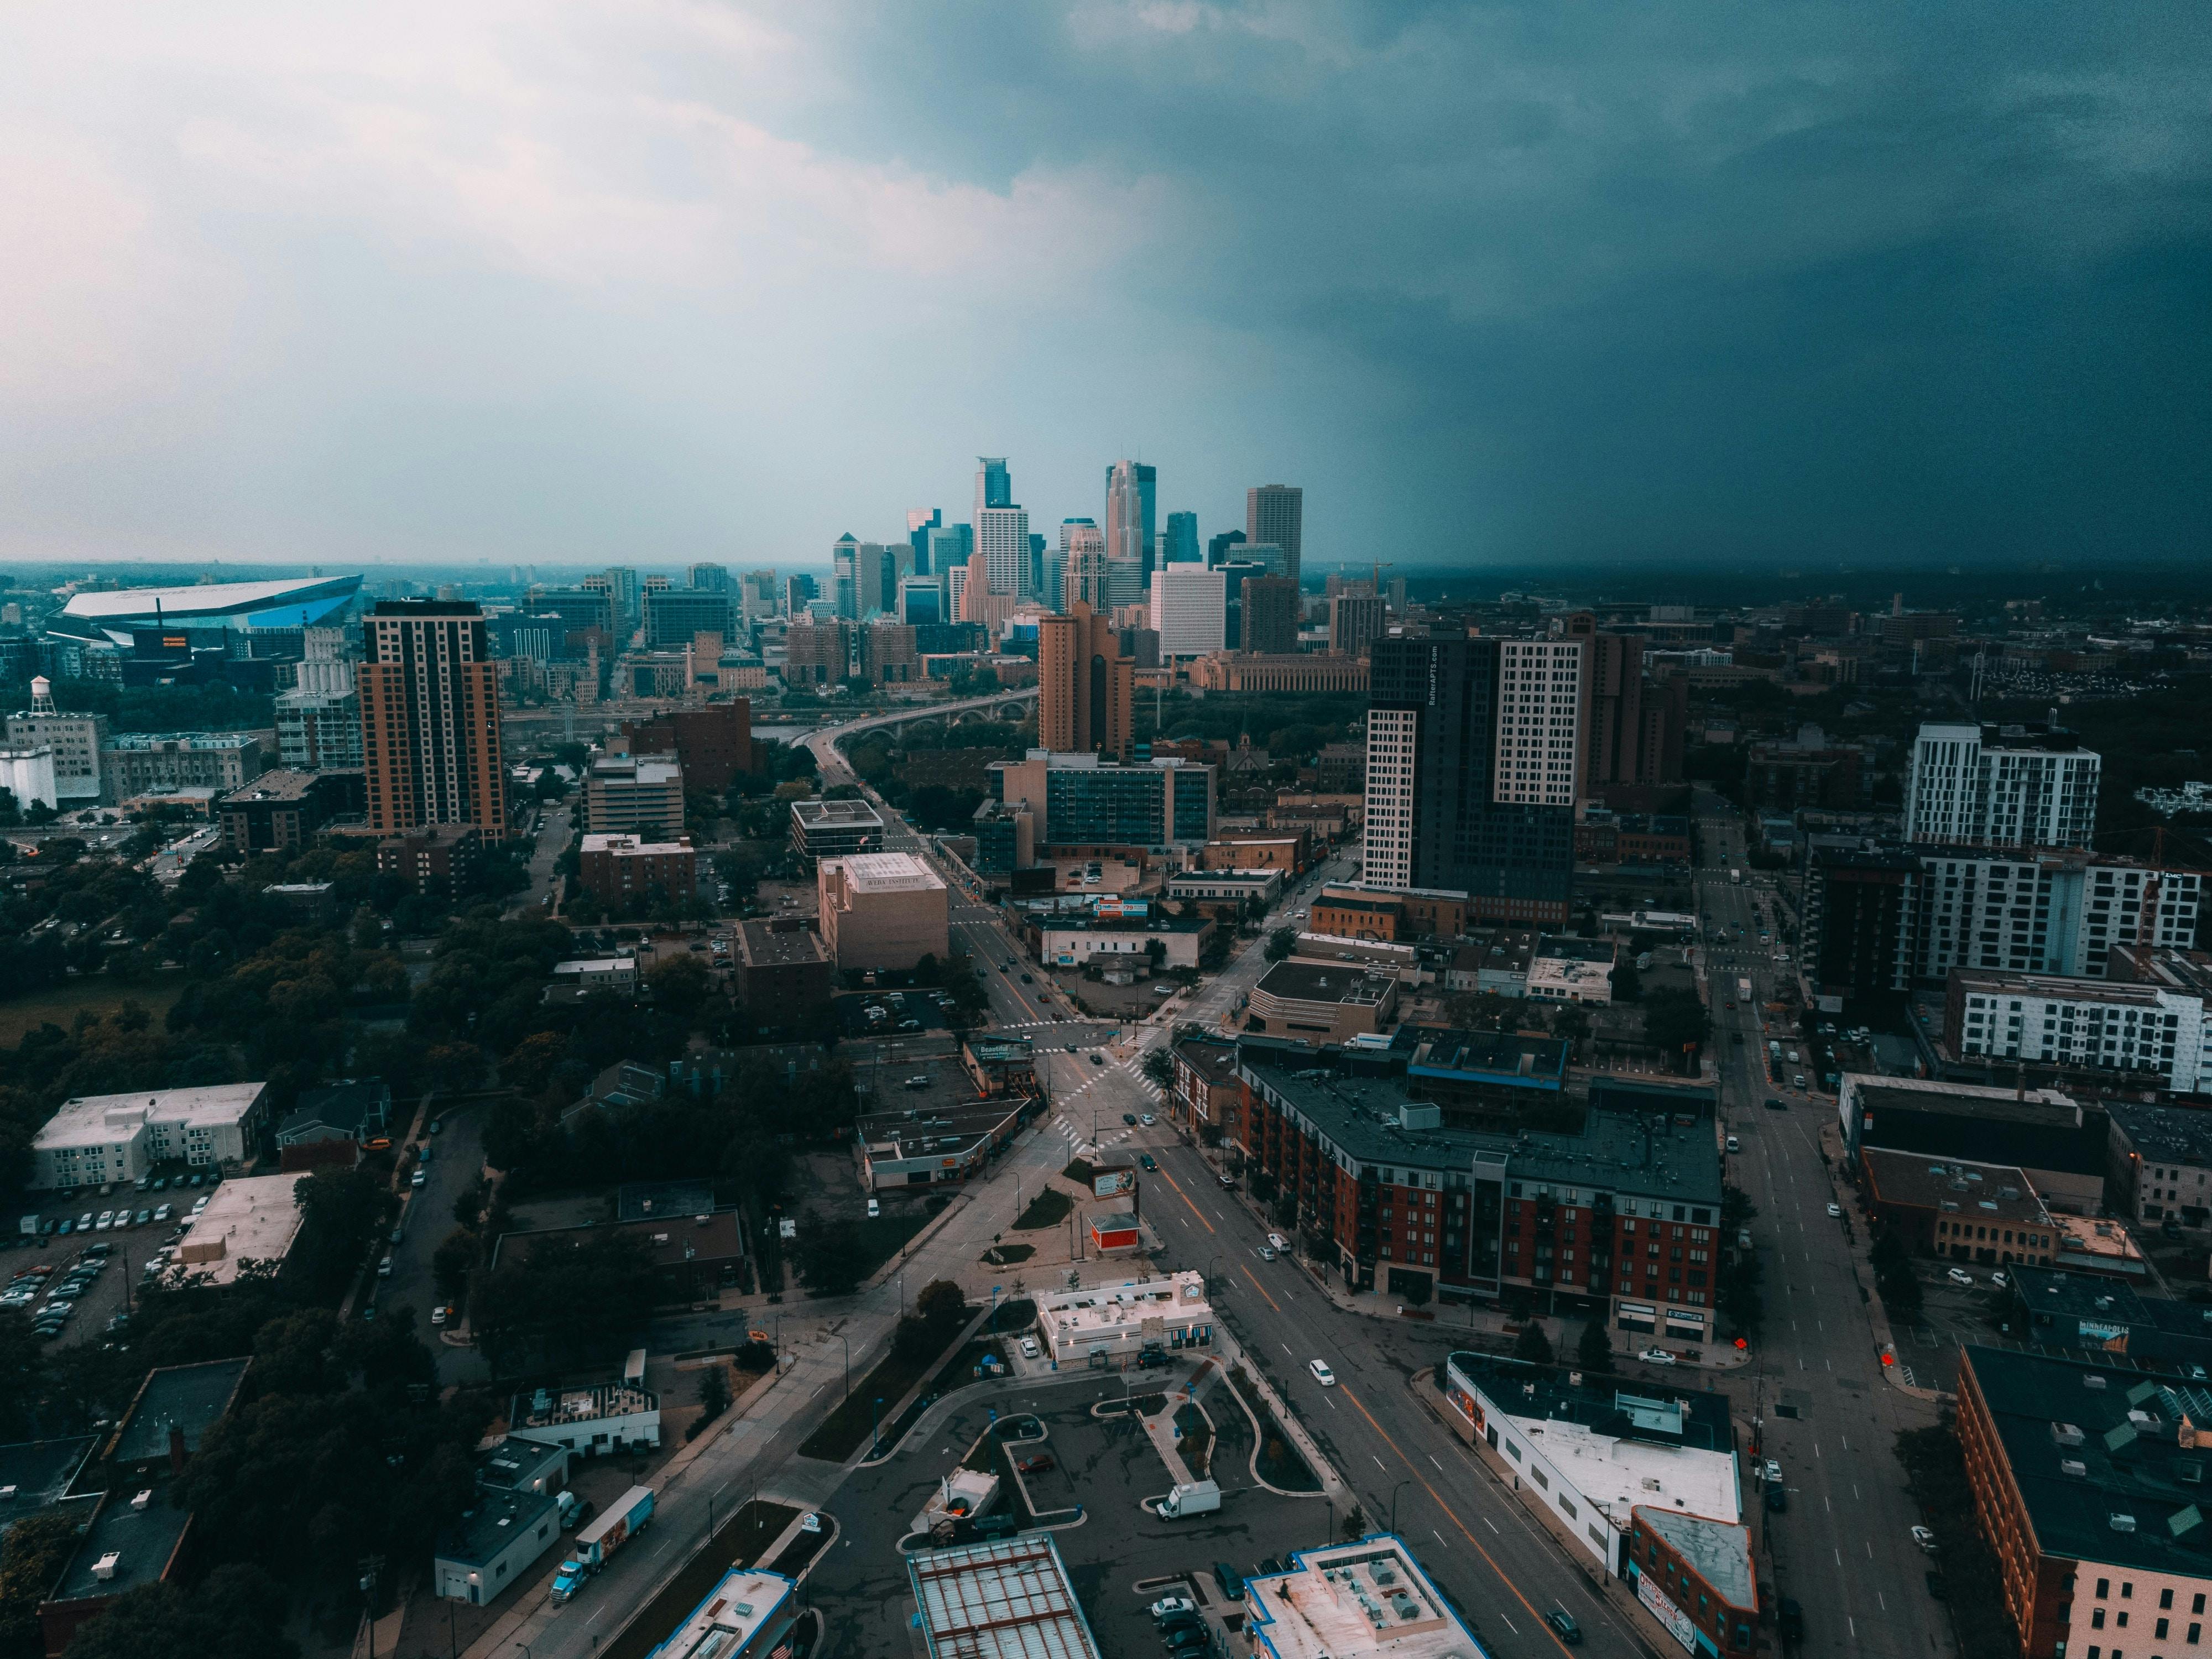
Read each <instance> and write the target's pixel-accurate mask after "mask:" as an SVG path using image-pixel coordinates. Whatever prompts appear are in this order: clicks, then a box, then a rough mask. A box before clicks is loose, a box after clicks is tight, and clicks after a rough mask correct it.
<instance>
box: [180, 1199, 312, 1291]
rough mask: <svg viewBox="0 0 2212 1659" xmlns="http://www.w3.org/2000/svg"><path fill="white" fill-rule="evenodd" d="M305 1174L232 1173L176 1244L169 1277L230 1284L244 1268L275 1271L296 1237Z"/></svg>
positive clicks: (301, 1212) (188, 1280) (279, 1267)
mask: <svg viewBox="0 0 2212 1659" xmlns="http://www.w3.org/2000/svg"><path fill="white" fill-rule="evenodd" d="M311 1178H312V1177H310V1176H307V1175H305V1174H299V1173H295V1174H288V1175H272V1176H233V1177H232V1178H231V1179H230V1180H228V1181H226V1182H223V1183H222V1186H220V1187H218V1188H216V1189H215V1191H214V1193H213V1194H210V1197H209V1199H208V1200H207V1208H205V1209H204V1210H203V1211H201V1212H200V1213H199V1215H198V1217H197V1218H196V1219H194V1220H193V1222H192V1224H191V1231H190V1232H188V1233H186V1234H185V1237H184V1238H183V1239H182V1240H181V1241H180V1242H179V1244H178V1245H177V1254H176V1256H175V1258H174V1259H173V1261H172V1263H171V1265H170V1272H171V1273H172V1274H173V1275H174V1276H176V1277H177V1278H179V1279H182V1280H183V1281H184V1282H185V1283H187V1284H205V1285H231V1284H235V1283H236V1282H237V1280H238V1276H239V1275H240V1273H244V1272H246V1270H247V1268H248V1267H254V1268H257V1269H258V1268H267V1269H269V1270H270V1271H278V1270H281V1269H282V1268H283V1265H284V1258H285V1257H286V1256H288V1255H290V1254H291V1252H292V1246H293V1244H294V1243H295V1241H296V1240H297V1239H298V1238H299V1237H300V1223H301V1219H302V1218H303V1217H304V1214H305V1212H303V1211H302V1210H301V1208H300V1201H299V1190H300V1183H301V1182H303V1181H307V1180H309V1179H311Z"/></svg>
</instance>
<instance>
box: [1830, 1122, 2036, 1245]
mask: <svg viewBox="0 0 2212 1659" xmlns="http://www.w3.org/2000/svg"><path fill="white" fill-rule="evenodd" d="M1859 1187H1860V1190H1861V1191H1863V1193H1864V1194H1866V1200H1867V1207H1868V1210H1869V1213H1870V1214H1871V1216H1872V1217H1873V1219H1874V1221H1875V1225H1876V1226H1877V1227H1879V1228H1881V1230H1883V1231H1887V1232H1888V1233H1891V1234H1892V1235H1893V1236H1894V1237H1897V1238H1898V1239H1899V1241H1900V1242H1901V1243H1904V1245H1905V1248H1906V1249H1909V1250H1911V1251H1912V1252H1913V1253H1914V1254H1915V1255H1933V1256H1940V1257H1942V1258H1943V1259H1944V1260H1945V1261H1978V1262H1984V1263H1987V1264H1988V1265H1989V1266H1990V1267H2009V1266H2010V1265H2011V1264H2013V1263H2014V1262H2015V1261H2018V1262H2024V1263H2026V1264H2027V1265H2029V1266H2033V1267H2049V1266H2050V1265H2051V1262H2052V1261H2053V1259H2054V1258H2055V1257H2056V1255H2057V1251H2058V1249H2059V1246H2060V1238H2059V1229H2058V1226H2057V1223H2056V1222H2054V1221H2053V1220H2052V1219H2051V1212H2050V1211H2049V1210H2048V1209H2046V1208H2045V1206H2044V1202H2043V1200H2042V1199H2040V1198H2039V1197H2038V1196H2037V1195H2036V1191H2035V1188H2034V1187H2033V1185H2031V1184H2030V1182H2029V1181H2028V1178H2027V1176H2026V1175H2025V1174H2023V1173H2022V1172H2021V1170H2017V1169H2015V1168H2012V1167H2011V1166H2009V1165H2007V1164H1972V1163H1967V1162H1965V1161H1962V1160H1947V1159H1931V1158H1927V1157H1925V1156H1923V1155H1922V1154H1919V1153H1916V1152H1887V1151H1885V1150H1884V1149H1882V1148H1881V1147H1879V1146H1869V1147H1868V1148H1866V1149H1865V1150H1864V1151H1863V1152H1861V1153H1860V1154H1859Z"/></svg>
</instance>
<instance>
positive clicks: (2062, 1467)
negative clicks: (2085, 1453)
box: [2058, 1457, 2089, 1480]
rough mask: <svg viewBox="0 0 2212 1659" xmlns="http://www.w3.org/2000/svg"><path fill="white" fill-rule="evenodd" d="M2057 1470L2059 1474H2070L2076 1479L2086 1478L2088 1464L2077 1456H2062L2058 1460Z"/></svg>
mask: <svg viewBox="0 0 2212 1659" xmlns="http://www.w3.org/2000/svg"><path fill="white" fill-rule="evenodd" d="M2058 1472H2059V1474H2070V1475H2072V1476H2073V1477H2074V1478H2075V1480H2086V1479H2087V1476H2088V1474H2089V1466H2088V1465H2087V1463H2084V1462H2082V1461H2081V1459H2080V1458H2078V1457H2062V1458H2060V1459H2059V1460H2058Z"/></svg>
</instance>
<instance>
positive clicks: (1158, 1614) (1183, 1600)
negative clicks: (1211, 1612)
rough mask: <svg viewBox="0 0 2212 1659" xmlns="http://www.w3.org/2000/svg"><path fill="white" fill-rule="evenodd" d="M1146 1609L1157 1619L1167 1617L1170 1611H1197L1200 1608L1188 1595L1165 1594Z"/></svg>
mask: <svg viewBox="0 0 2212 1659" xmlns="http://www.w3.org/2000/svg"><path fill="white" fill-rule="evenodd" d="M1145 1611H1146V1613H1151V1614H1152V1617H1153V1618H1155V1619H1165V1618H1166V1617H1168V1615H1169V1614H1170V1613H1196V1612H1197V1611H1198V1608H1197V1607H1196V1606H1195V1605H1194V1604H1193V1602H1192V1601H1191V1599H1190V1597H1188V1595H1163V1596H1162V1597H1160V1599H1159V1600H1158V1601H1155V1602H1153V1603H1152V1606H1150V1607H1146V1609H1145Z"/></svg>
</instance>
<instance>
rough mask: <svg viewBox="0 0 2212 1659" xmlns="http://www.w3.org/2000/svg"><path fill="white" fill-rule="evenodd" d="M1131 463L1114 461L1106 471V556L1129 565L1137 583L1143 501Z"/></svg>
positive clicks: (1141, 568)
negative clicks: (1134, 571) (1134, 570)
mask: <svg viewBox="0 0 2212 1659" xmlns="http://www.w3.org/2000/svg"><path fill="white" fill-rule="evenodd" d="M1137 473H1138V467H1137V464H1136V463H1135V462H1134V461H1116V462H1115V463H1114V465H1111V466H1109V467H1108V468H1107V469H1106V556H1107V558H1108V559H1109V560H1110V561H1114V562H1133V563H1134V564H1135V566H1136V568H1137V580H1139V583H1141V582H1142V581H1143V580H1144V569H1145V545H1146V538H1145V529H1146V526H1145V500H1144V495H1143V492H1142V490H1141V489H1140V488H1139V480H1138V477H1137Z"/></svg>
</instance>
